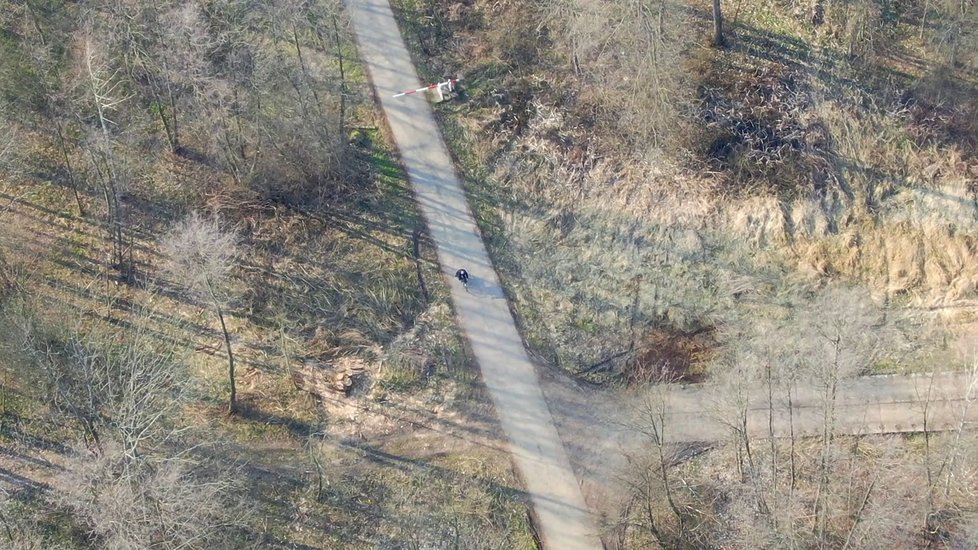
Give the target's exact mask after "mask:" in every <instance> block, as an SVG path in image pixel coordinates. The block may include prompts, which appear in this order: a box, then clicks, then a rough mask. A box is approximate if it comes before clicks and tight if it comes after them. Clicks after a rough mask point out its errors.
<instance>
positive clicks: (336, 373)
mask: <svg viewBox="0 0 978 550" xmlns="http://www.w3.org/2000/svg"><path fill="white" fill-rule="evenodd" d="M366 368H367V365H366V363H365V362H364V361H363V360H361V359H359V358H356V357H340V358H338V359H336V360H334V361H331V362H329V363H323V362H318V361H305V362H304V363H302V364H301V365H299V366H298V368H296V369H295V370H293V371H292V382H293V383H295V387H296V388H298V389H300V390H303V391H307V392H309V393H311V394H313V395H319V396H325V395H337V394H340V395H344V396H346V395H349V393H350V390H351V389H352V388H353V385H354V384H355V383H356V382H357V380H359V379H360V378H362V377H363V375H364V371H365V370H366Z"/></svg>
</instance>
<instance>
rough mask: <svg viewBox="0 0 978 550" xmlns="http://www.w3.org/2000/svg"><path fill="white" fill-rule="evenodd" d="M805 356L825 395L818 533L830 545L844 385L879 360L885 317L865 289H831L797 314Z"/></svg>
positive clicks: (816, 510) (819, 388) (816, 520)
mask: <svg viewBox="0 0 978 550" xmlns="http://www.w3.org/2000/svg"><path fill="white" fill-rule="evenodd" d="M797 319H798V328H799V331H800V334H801V340H800V342H799V345H800V352H801V354H802V355H801V356H802V357H804V358H805V362H804V369H805V371H806V372H807V373H808V377H809V378H810V380H811V382H812V383H813V384H814V385H815V386H816V387H817V388H818V390H819V392H820V393H821V406H822V413H823V415H822V416H823V418H822V430H821V431H822V433H821V446H822V450H821V456H820V459H819V467H818V471H819V488H818V491H817V493H816V501H815V531H816V534H817V536H818V539H819V540H823V541H824V540H825V536H826V533H827V529H828V520H829V515H830V513H831V510H829V509H828V507H829V502H831V499H830V496H831V495H830V491H831V486H830V485H831V483H830V482H831V468H832V461H833V445H832V444H833V441H834V439H835V423H836V397H837V395H838V390H839V384H840V383H841V382H842V381H843V380H844V379H845V378H848V377H851V376H854V375H857V374H861V373H863V372H865V371H866V370H867V369H868V368H869V367H870V366H871V365H872V364H873V362H874V361H875V360H876V359H877V358H878V357H879V353H880V350H881V347H880V343H881V342H882V341H883V336H882V333H883V332H884V329H885V327H884V323H883V315H882V312H881V310H879V309H877V308H876V307H875V306H874V305H873V303H872V301H871V300H870V299H869V297H868V296H867V291H866V290H865V289H863V288H860V287H842V286H832V287H828V288H827V289H825V290H823V291H821V292H820V293H819V294H818V295H817V296H816V297H815V299H814V300H813V301H812V302H810V303H809V304H807V305H806V306H805V307H804V308H803V310H802V311H800V312H798V314H797Z"/></svg>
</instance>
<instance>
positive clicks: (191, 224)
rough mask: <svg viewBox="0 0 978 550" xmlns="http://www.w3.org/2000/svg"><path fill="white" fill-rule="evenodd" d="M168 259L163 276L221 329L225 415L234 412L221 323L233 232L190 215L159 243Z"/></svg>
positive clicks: (227, 342) (230, 365) (228, 347)
mask: <svg viewBox="0 0 978 550" xmlns="http://www.w3.org/2000/svg"><path fill="white" fill-rule="evenodd" d="M163 252H164V254H166V256H167V257H168V260H169V261H168V264H167V267H166V271H167V273H168V274H169V275H170V276H171V277H172V278H173V279H174V280H176V282H177V283H178V284H180V285H182V286H183V287H184V288H186V289H187V290H188V291H190V293H191V294H192V295H193V296H194V297H195V298H196V299H199V300H202V301H204V302H206V303H207V304H208V305H209V306H210V307H211V308H213V310H214V314H215V315H216V316H217V320H218V322H219V323H220V325H221V334H222V335H223V337H224V347H225V349H226V350H227V357H228V414H234V413H235V412H237V401H236V400H237V393H236V390H235V379H234V352H233V351H232V349H231V335H230V333H229V332H228V327H227V322H226V320H225V308H226V307H227V302H228V299H229V296H228V287H229V276H230V274H231V269H232V268H233V267H234V261H235V258H236V257H237V255H238V252H237V246H236V237H235V235H234V233H233V232H228V231H224V230H222V229H221V224H220V221H219V220H218V219H217V217H211V218H205V217H203V216H201V215H199V214H198V213H196V212H194V213H192V214H190V216H188V217H187V218H186V219H185V220H183V221H182V222H180V223H178V224H177V225H176V226H175V227H174V228H173V229H172V230H171V231H170V233H169V235H167V237H166V239H165V240H164V242H163Z"/></svg>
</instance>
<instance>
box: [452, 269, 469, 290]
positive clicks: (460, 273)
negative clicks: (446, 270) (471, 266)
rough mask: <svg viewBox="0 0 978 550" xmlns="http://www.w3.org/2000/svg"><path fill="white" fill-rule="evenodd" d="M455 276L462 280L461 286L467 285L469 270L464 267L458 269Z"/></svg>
mask: <svg viewBox="0 0 978 550" xmlns="http://www.w3.org/2000/svg"><path fill="white" fill-rule="evenodd" d="M455 278H456V279H458V280H459V281H461V282H462V286H465V287H468V286H469V272H468V271H466V270H464V269H459V270H458V271H456V272H455Z"/></svg>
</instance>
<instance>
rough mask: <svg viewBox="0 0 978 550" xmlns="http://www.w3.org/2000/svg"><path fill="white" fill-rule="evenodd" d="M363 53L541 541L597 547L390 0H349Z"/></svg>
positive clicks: (569, 547) (564, 547)
mask: <svg viewBox="0 0 978 550" xmlns="http://www.w3.org/2000/svg"><path fill="white" fill-rule="evenodd" d="M347 6H348V9H349V12H350V16H351V18H352V21H353V27H354V31H355V33H356V35H357V40H358V42H359V45H360V54H361V57H362V58H363V61H364V63H365V64H366V66H367V69H368V71H369V73H370V77H371V80H372V82H373V85H374V89H375V91H376V94H377V98H378V99H379V100H380V103H381V105H382V106H383V109H384V113H385V114H386V116H387V121H388V124H389V125H390V128H391V131H392V133H393V135H394V141H395V142H396V144H397V147H398V149H399V151H400V153H401V160H402V162H403V164H404V166H405V168H406V169H407V173H408V178H409V179H410V181H411V184H412V187H413V189H414V192H415V195H416V197H417V200H418V203H419V204H420V205H421V210H422V212H423V213H424V216H425V219H426V220H427V223H428V229H429V230H430V233H431V237H432V240H433V241H434V242H435V244H436V246H437V251H438V260H439V262H440V263H441V266H442V269H444V270H445V272H446V275H448V276H451V275H452V274H453V273H454V271H455V269H456V268H457V267H461V266H464V267H465V268H466V269H468V270H469V272H470V273H471V274H472V279H471V280H470V282H469V291H466V290H464V289H462V288H461V287H460V286H459V285H453V286H452V294H453V299H454V302H455V308H456V311H457V313H458V317H459V323H460V325H461V327H462V330H463V331H464V333H465V336H466V338H467V339H468V342H469V345H470V346H471V349H472V352H473V354H474V355H475V358H476V360H477V361H478V363H479V367H480V368H481V370H482V377H483V380H484V381H485V384H486V386H487V388H488V390H489V393H490V394H491V395H492V399H493V403H494V404H495V407H496V413H497V415H498V417H499V421H500V424H501V425H502V428H503V430H504V431H505V433H506V435H507V437H508V438H509V448H510V452H511V453H512V455H513V457H514V460H515V462H516V466H517V469H518V470H519V473H520V475H521V477H522V478H523V484H524V487H525V490H526V491H527V493H528V494H529V496H530V500H531V504H532V507H533V513H534V516H535V520H536V522H535V523H536V527H537V529H538V532H539V535H540V538H541V541H542V542H543V544H544V546H545V547H547V548H553V549H559V550H574V549H578V548H581V549H584V548H600V547H601V542H600V539H599V537H598V532H597V528H596V527H595V523H594V521H593V519H592V518H591V515H590V513H589V512H588V509H587V507H586V505H585V503H584V498H583V496H582V494H581V490H580V486H579V484H578V481H577V479H576V477H575V476H574V473H573V471H572V470H571V466H570V462H569V461H568V459H567V454H566V453H565V451H564V447H563V444H562V443H561V441H560V438H559V436H558V435H557V430H556V428H555V427H554V423H553V421H552V419H551V416H550V410H549V409H548V407H547V403H546V401H545V400H544V397H543V393H542V392H541V391H540V386H539V383H538V378H537V373H536V372H535V371H534V368H533V365H532V364H531V363H530V360H529V358H528V357H527V354H526V350H525V349H524V347H523V341H522V339H521V338H520V336H519V333H518V332H517V331H516V326H515V324H514V322H513V317H512V315H511V314H510V312H509V307H508V305H507V303H506V300H505V299H504V297H503V293H502V290H501V287H500V285H499V281H498V279H497V278H496V274H495V272H494V271H493V267H492V264H490V262H489V257H488V255H487V254H486V250H485V247H484V246H483V243H482V238H481V236H480V234H479V231H478V229H477V228H476V225H475V221H474V219H473V218H472V215H471V213H470V211H469V208H468V204H467V202H466V198H465V194H464V193H463V191H462V188H461V186H460V185H459V182H458V179H457V178H456V175H455V168H454V165H453V164H452V161H451V158H450V157H449V155H448V151H447V150H446V148H445V144H444V143H443V142H442V140H441V134H440V132H439V131H438V128H437V126H436V125H435V121H434V118H433V116H432V114H431V109H430V108H429V107H428V104H427V103H426V102H425V101H424V99H423V97H421V96H410V97H402V98H396V99H395V98H392V97H391V96H392V95H393V94H395V93H397V92H399V91H401V90H408V89H414V88H418V87H419V85H420V84H419V82H418V77H417V74H416V73H415V71H414V66H413V65H412V62H411V58H410V56H409V55H408V52H407V49H406V48H405V46H404V41H403V40H402V38H401V34H400V32H399V30H398V28H397V24H396V22H395V20H394V16H393V14H392V13H391V9H390V6H389V5H388V2H387V0H350V1H349V2H348V4H347Z"/></svg>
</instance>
